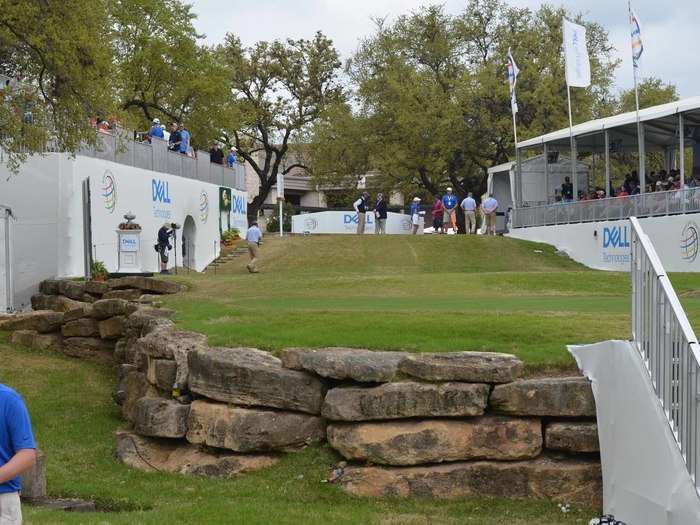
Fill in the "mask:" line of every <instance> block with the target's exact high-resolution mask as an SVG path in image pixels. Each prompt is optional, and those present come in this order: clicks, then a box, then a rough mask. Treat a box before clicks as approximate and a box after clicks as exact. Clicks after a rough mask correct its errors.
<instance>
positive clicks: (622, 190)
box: [617, 185, 629, 197]
mask: <svg viewBox="0 0 700 525" xmlns="http://www.w3.org/2000/svg"><path fill="white" fill-rule="evenodd" d="M617 197H629V193H627V189H625V186H624V185H622V186H620V189H619V190H617Z"/></svg>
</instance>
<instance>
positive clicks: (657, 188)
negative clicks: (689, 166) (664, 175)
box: [654, 180, 664, 191]
mask: <svg viewBox="0 0 700 525" xmlns="http://www.w3.org/2000/svg"><path fill="white" fill-rule="evenodd" d="M654 191H664V183H663V182H661V181H660V180H658V181H656V185H655V186H654Z"/></svg>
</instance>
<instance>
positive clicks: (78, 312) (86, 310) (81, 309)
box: [63, 303, 92, 323]
mask: <svg viewBox="0 0 700 525" xmlns="http://www.w3.org/2000/svg"><path fill="white" fill-rule="evenodd" d="M91 313H92V305H90V304H87V303H83V304H82V305H81V306H78V307H76V308H72V309H71V310H68V311H67V312H66V313H65V314H63V322H64V323H67V322H69V321H75V320H77V319H82V318H83V317H90V316H91Z"/></svg>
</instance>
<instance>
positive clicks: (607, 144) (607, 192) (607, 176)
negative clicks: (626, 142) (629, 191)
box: [603, 129, 612, 197]
mask: <svg viewBox="0 0 700 525" xmlns="http://www.w3.org/2000/svg"><path fill="white" fill-rule="evenodd" d="M603 135H604V136H605V196H606V197H612V195H610V132H609V131H608V130H607V129H606V130H605V131H604V132H603Z"/></svg>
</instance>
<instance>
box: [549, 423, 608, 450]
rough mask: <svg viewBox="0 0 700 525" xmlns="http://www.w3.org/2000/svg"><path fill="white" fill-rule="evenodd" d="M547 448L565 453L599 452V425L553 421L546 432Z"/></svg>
mask: <svg viewBox="0 0 700 525" xmlns="http://www.w3.org/2000/svg"><path fill="white" fill-rule="evenodd" d="M544 442H545V447H546V448H548V449H551V450H561V451H563V452H599V451H600V444H599V442H598V425H597V424H596V423H595V422H593V421H553V422H551V423H549V424H548V425H547V426H546V428H545V432H544Z"/></svg>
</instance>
